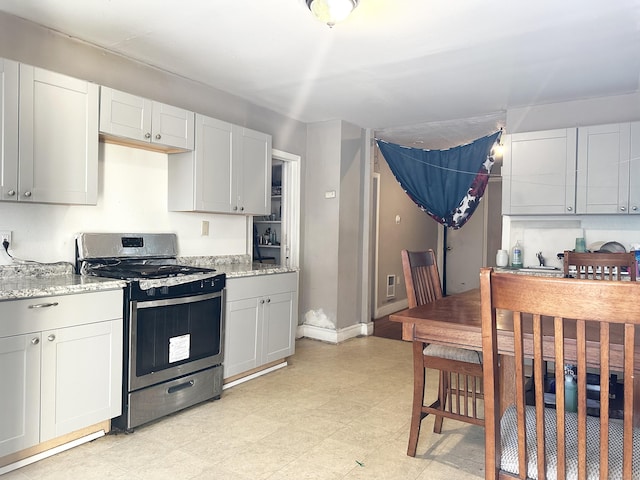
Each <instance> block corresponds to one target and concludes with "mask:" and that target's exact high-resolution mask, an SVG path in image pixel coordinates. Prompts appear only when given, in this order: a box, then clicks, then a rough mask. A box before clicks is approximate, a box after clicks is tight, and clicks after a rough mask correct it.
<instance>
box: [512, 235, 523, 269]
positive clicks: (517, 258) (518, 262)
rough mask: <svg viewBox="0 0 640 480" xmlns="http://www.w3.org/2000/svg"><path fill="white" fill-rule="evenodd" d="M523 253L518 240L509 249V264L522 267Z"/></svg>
mask: <svg viewBox="0 0 640 480" xmlns="http://www.w3.org/2000/svg"><path fill="white" fill-rule="evenodd" d="M523 257H524V254H523V252H522V246H521V245H520V240H517V241H516V244H515V245H514V246H513V249H512V250H511V266H512V267H514V268H522V267H523V264H522V259H523Z"/></svg>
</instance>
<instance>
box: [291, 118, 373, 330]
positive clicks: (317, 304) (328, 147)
mask: <svg viewBox="0 0 640 480" xmlns="http://www.w3.org/2000/svg"><path fill="white" fill-rule="evenodd" d="M365 138H366V135H364V131H363V130H362V129H361V128H359V127H356V126H355V125H351V124H348V123H346V122H343V121H340V120H332V121H327V122H319V123H315V124H310V125H309V127H308V130H307V179H306V181H307V188H306V191H305V201H306V218H307V221H306V222H305V228H304V232H305V236H306V249H305V252H304V256H303V270H302V275H301V285H303V289H302V291H303V293H302V297H301V301H300V305H301V307H300V310H301V312H302V316H303V318H304V322H305V323H306V324H308V325H314V326H320V327H323V328H328V329H332V330H340V329H344V328H346V327H349V326H353V325H355V324H357V323H360V321H361V313H362V312H361V309H362V294H363V288H362V282H363V281H367V279H363V278H362V271H363V267H362V248H363V243H364V238H365V236H364V234H363V230H362V229H363V225H364V222H363V215H364V213H363V212H364V211H365V209H364V208H363V204H364V202H365V199H364V193H363V191H364V186H363V178H364V177H363V172H364V170H365V163H366V161H367V159H365V158H364V155H365V154H364V150H365V148H364V141H365ZM329 192H330V193H331V194H333V193H335V197H333V198H326V194H327V193H329ZM367 243H368V240H367Z"/></svg>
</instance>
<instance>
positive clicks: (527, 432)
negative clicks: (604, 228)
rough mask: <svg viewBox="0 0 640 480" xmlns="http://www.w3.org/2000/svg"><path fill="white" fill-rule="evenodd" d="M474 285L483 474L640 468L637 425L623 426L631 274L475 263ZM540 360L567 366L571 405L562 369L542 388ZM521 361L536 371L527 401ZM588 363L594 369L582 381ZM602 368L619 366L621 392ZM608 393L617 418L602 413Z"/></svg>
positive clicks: (633, 472)
mask: <svg viewBox="0 0 640 480" xmlns="http://www.w3.org/2000/svg"><path fill="white" fill-rule="evenodd" d="M480 293H481V316H482V353H483V359H484V365H483V367H484V394H485V398H484V402H485V478H486V479H487V480H494V479H507V478H509V479H511V478H518V479H526V478H537V479H540V480H545V479H555V478H558V479H578V480H586V479H614V478H617V479H631V478H640V430H638V429H635V428H634V427H633V419H634V406H635V403H634V401H635V398H634V397H635V395H634V391H635V389H634V382H633V379H634V375H635V374H637V373H639V371H640V361H636V360H637V358H636V357H638V358H640V351H638V352H637V351H636V348H635V346H636V344H639V343H640V342H638V340H639V339H638V338H637V337H640V336H637V335H636V330H637V328H638V326H639V325H640V302H638V298H640V284H638V283H636V282H618V281H601V280H583V281H579V282H578V281H575V280H572V279H567V278H549V277H536V276H528V275H514V274H512V273H496V272H493V269H491V268H483V269H482V270H481V272H480ZM531 359H533V366H530V365H529V363H530V362H529V361H528V360H531ZM542 360H553V361H555V364H556V365H565V364H571V365H575V366H576V368H577V411H576V412H572V411H570V410H572V408H566V407H565V399H566V398H565V397H567V396H568V395H567V394H566V393H565V386H564V385H565V382H564V372H559V375H557V376H556V383H555V394H554V395H553V396H550V395H549V393H547V395H546V396H545V391H544V384H543V382H542V376H543V368H542ZM536 365H538V367H536ZM529 368H531V369H532V370H533V372H532V373H529V375H531V374H532V375H533V376H534V377H535V379H536V380H537V381H535V382H534V384H535V391H534V403H535V405H533V406H531V405H527V402H526V401H525V385H526V383H527V381H528V378H527V375H526V374H527V372H528V369H529ZM588 368H591V369H596V368H597V369H599V371H600V373H599V376H600V377H599V378H600V381H599V383H598V384H597V385H593V386H591V387H590V388H589V389H588V388H587V369H588ZM612 372H621V373H622V374H623V377H624V379H625V384H624V387H623V391H624V393H620V392H619V390H620V389H618V388H612V387H611V385H610V375H611V373H612ZM558 377H559V378H558ZM570 379H571V378H570ZM588 390H589V394H587V391H588ZM598 390H599V391H598ZM567 392H570V393H572V390H571V389H570V388H567ZM593 393H595V395H596V396H595V398H594V397H593V396H592V395H593ZM614 403H619V404H620V405H621V406H622V409H623V412H624V413H623V419H622V420H613V419H610V418H609V412H610V411H611V410H614V409H613V408H612V406H613V404H614ZM616 408H618V407H616ZM599 413H602V414H601V415H599V417H598V416H597V415H598V414H599ZM634 451H635V455H634ZM634 457H635V458H634Z"/></svg>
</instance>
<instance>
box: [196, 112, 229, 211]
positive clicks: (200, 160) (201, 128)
mask: <svg viewBox="0 0 640 480" xmlns="http://www.w3.org/2000/svg"><path fill="white" fill-rule="evenodd" d="M197 131H198V133H197V138H198V140H197V142H196V150H195V175H194V179H193V181H194V182H195V204H196V210H200V211H205V212H222V213H228V212H231V205H232V203H233V199H232V193H231V190H232V189H231V155H232V152H231V135H232V133H231V131H232V126H231V124H230V123H227V122H223V121H221V120H216V119H215V118H210V117H205V116H203V115H197Z"/></svg>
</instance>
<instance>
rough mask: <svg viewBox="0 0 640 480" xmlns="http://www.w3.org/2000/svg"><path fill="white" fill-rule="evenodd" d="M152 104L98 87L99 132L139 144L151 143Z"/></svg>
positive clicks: (149, 101)
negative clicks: (138, 142) (135, 141)
mask: <svg viewBox="0 0 640 480" xmlns="http://www.w3.org/2000/svg"><path fill="white" fill-rule="evenodd" d="M151 110H152V102H151V100H147V99H146V98H142V97H138V96H136V95H131V94H130V93H125V92H120V91H118V90H114V89H113V88H108V87H100V131H101V132H104V133H107V134H109V135H114V136H116V137H124V138H131V139H133V140H137V141H140V142H149V141H151Z"/></svg>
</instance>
